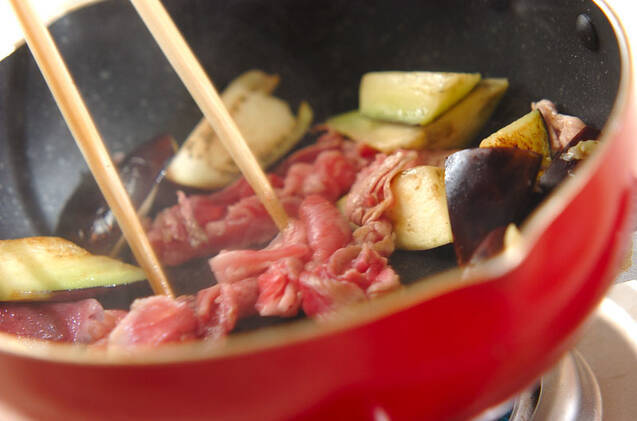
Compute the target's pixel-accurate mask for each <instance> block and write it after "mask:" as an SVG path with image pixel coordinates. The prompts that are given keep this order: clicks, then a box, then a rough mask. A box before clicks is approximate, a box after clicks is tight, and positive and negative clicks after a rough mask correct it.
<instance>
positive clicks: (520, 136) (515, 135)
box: [480, 110, 551, 168]
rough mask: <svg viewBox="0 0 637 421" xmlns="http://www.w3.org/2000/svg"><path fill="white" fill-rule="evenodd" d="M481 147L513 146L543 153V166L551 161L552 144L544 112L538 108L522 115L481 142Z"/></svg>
mask: <svg viewBox="0 0 637 421" xmlns="http://www.w3.org/2000/svg"><path fill="white" fill-rule="evenodd" d="M480 147H481V148H493V147H513V148H520V149H526V150H528V151H533V152H537V153H539V154H540V155H542V159H543V162H542V168H546V167H548V166H549V164H550V163H551V145H550V143H549V135H548V132H547V130H546V125H545V124H544V119H543V118H542V114H541V113H540V112H539V111H538V110H534V111H531V112H530V113H528V114H526V115H524V116H522V117H520V118H519V119H517V120H515V121H514V122H513V123H511V124H509V125H508V126H505V127H503V128H501V129H500V130H498V131H497V132H495V133H493V134H492V135H491V136H489V137H487V138H486V139H484V140H483V141H482V142H480Z"/></svg>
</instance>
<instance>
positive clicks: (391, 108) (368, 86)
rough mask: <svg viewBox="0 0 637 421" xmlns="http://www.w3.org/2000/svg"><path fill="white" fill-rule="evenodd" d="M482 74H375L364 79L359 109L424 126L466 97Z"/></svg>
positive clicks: (366, 114)
mask: <svg viewBox="0 0 637 421" xmlns="http://www.w3.org/2000/svg"><path fill="white" fill-rule="evenodd" d="M480 78H481V76H480V74H479V73H444V72H372V73H367V74H365V75H364V76H363V78H362V79H361V85H360V91H359V110H360V112H361V113H362V114H363V115H364V116H366V117H370V118H376V119H379V120H386V121H393V122H397V123H406V124H420V125H425V124H428V123H429V122H431V121H432V120H433V119H434V118H436V117H438V116H439V115H440V114H442V113H444V112H445V111H447V110H448V109H449V108H450V107H451V106H452V105H453V104H455V103H456V102H458V101H459V100H460V99H462V98H463V97H464V96H465V95H467V94H468V93H469V92H470V91H471V90H472V89H473V88H474V87H475V85H476V84H477V83H478V82H479V81H480Z"/></svg>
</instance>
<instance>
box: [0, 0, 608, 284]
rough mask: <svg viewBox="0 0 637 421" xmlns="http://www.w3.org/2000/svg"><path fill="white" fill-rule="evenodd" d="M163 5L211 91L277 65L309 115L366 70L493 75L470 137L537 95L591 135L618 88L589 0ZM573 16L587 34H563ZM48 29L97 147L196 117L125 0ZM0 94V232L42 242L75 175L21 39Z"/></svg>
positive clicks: (331, 107)
mask: <svg viewBox="0 0 637 421" xmlns="http://www.w3.org/2000/svg"><path fill="white" fill-rule="evenodd" d="M164 4H165V5H166V6H167V8H168V9H169V11H170V12H171V14H172V15H173V17H174V19H175V21H176V23H177V24H178V26H179V27H180V28H181V29H182V31H183V33H184V35H185V36H186V38H187V39H188V41H189V42H190V44H191V46H192V48H193V50H194V51H195V53H196V54H197V55H198V57H199V58H200V60H201V62H202V64H203V65H204V67H205V68H206V69H207V71H208V72H209V75H210V77H211V78H212V79H213V81H214V82H215V84H216V85H217V86H218V87H219V88H223V87H224V86H225V85H226V84H227V83H228V82H229V81H230V80H231V79H232V78H233V77H235V76H236V75H238V74H240V73H241V72H243V71H245V70H248V69H252V68H258V69H263V70H265V71H268V72H272V73H278V74H279V75H280V76H281V79H282V83H281V84H280V87H279V88H278V90H277V95H278V96H280V97H282V98H284V99H286V100H288V101H289V102H290V103H291V105H292V106H293V107H294V108H295V107H296V106H297V105H298V103H299V102H300V101H301V100H304V99H305V100H308V101H309V102H310V104H311V105H312V107H313V109H314V112H315V122H321V121H323V120H324V119H325V118H326V117H328V116H329V115H332V114H335V113H339V112H343V111H346V110H350V109H353V108H356V107H357V93H358V83H359V80H360V77H361V75H362V74H363V73H365V72H368V71H372V70H442V71H464V72H480V73H482V74H483V76H484V77H507V78H508V79H509V81H510V84H511V86H510V89H509V91H508V93H507V94H506V96H505V98H504V100H503V101H502V103H501V104H500V106H499V108H498V110H497V112H496V114H495V116H494V117H493V118H492V119H491V121H490V122H489V124H488V125H487V127H485V128H484V130H483V133H482V134H483V135H487V134H488V133H490V132H492V131H494V130H496V129H498V128H499V127H502V126H504V125H505V124H508V123H509V122H511V121H513V120H514V119H516V118H517V117H519V116H521V115H523V114H524V113H526V112H528V110H529V105H530V103H531V101H534V100H538V99H541V98H549V99H552V100H553V101H555V102H556V103H557V104H558V106H559V108H560V109H561V110H562V111H564V112H567V113H569V114H574V115H577V116H579V117H581V118H582V119H583V120H584V121H586V122H588V123H589V124H591V125H593V126H596V127H599V128H601V127H602V126H603V124H604V122H605V121H606V118H607V117H608V115H609V113H610V110H611V107H612V104H613V101H614V99H615V96H616V92H617V87H618V81H619V53H618V50H617V45H616V40H615V37H614V35H613V32H612V29H611V27H610V25H609V24H608V22H606V19H605V17H604V16H603V14H602V13H601V12H600V11H599V9H597V7H596V6H595V5H594V3H593V2H590V1H582V0H563V1H559V2H554V1H552V0H511V1H506V0H500V1H493V0H491V1H489V0H473V1H463V0H447V1H445V2H437V1H436V2H433V1H431V2H423V1H408V0H400V1H391V2H389V1H326V2H317V1H306V0H285V1H277V2H269V1H256V0H233V1H208V0H189V1H185V0H167V1H164ZM581 14H586V15H587V16H588V17H589V18H590V21H591V22H592V27H588V28H587V27H584V28H580V30H579V31H578V30H576V20H577V18H578V16H579V15H581ZM581 19H582V18H580V20H581ZM51 29H52V33H53V35H54V38H55V39H56V41H57V43H58V46H59V48H60V49H61V52H62V54H63V56H64V57H65V59H66V61H67V63H68V65H69V68H70V70H71V72H72V74H73V75H74V77H75V79H76V82H77V84H78V86H79V88H80V90H81V92H82V94H83V96H84V98H85V100H86V102H87V104H88V106H89V109H90V110H91V112H92V114H93V116H94V118H95V121H96V123H97V125H98V127H99V129H100V131H101V134H102V136H103V138H104V139H105V141H106V143H107V145H108V147H109V149H110V151H111V152H112V153H126V152H128V151H130V150H131V149H132V148H133V147H134V146H135V145H137V144H139V143H141V142H143V141H145V140H147V139H149V138H151V137H153V136H155V135H157V134H159V133H170V134H172V135H174V136H175V138H176V139H178V140H179V141H182V140H183V139H184V138H185V137H186V135H187V134H188V133H189V131H190V130H191V129H192V127H193V126H194V125H195V124H196V122H197V121H198V120H199V119H200V117H201V114H200V112H199V111H198V109H197V107H196V106H195V104H194V102H193V101H192V100H191V98H190V96H189V95H188V93H187V92H186V90H185V88H184V87H183V86H182V84H181V82H180V81H179V79H178V78H177V76H176V75H175V74H174V72H173V71H172V69H171V68H170V66H169V64H168V62H167V61H166V60H165V59H164V57H163V55H162V54H161V52H160V51H159V49H158V47H157V46H156V45H155V43H154V41H153V40H152V38H151V37H150V35H149V33H148V32H147V30H146V29H145V28H144V26H143V24H142V22H141V20H140V19H139V17H138V16H137V14H136V13H135V11H134V10H133V8H132V6H131V5H130V4H129V3H128V2H127V1H123V0H113V1H107V2H103V3H99V4H96V5H94V6H90V7H87V8H84V9H81V10H79V11H76V12H73V13H71V14H69V15H68V16H66V17H64V18H62V19H60V20H59V21H57V22H56V23H55V24H53V26H52V28H51ZM582 35H584V37H583V36H582ZM586 36H587V37H588V38H586ZM0 101H1V102H0V103H1V104H2V106H1V109H0V197H1V198H2V200H0V238H17V237H23V236H31V235H50V234H52V233H53V232H54V230H55V227H56V225H57V222H58V219H59V216H60V212H61V210H62V209H63V207H64V204H65V203H66V201H67V199H68V198H69V196H70V195H71V194H72V192H73V190H74V189H75V188H76V186H77V185H78V183H79V181H80V177H81V174H82V173H85V172H86V171H87V168H86V165H85V164H84V162H83V160H82V157H81V154H80V152H79V150H78V149H77V147H76V146H75V143H74V142H73V139H72V137H71V135H70V133H69V131H68V129H67V128H66V126H65V123H64V121H63V119H62V117H61V115H60V113H59V111H58V110H57V108H56V106H55V103H54V102H53V99H52V97H51V95H50V93H49V91H48V89H47V87H46V85H45V82H44V80H43V79H42V76H41V74H40V73H39V71H38V69H37V67H36V66H35V63H34V61H33V59H32V58H31V56H30V53H29V52H28V50H27V49H26V47H22V48H20V49H18V50H17V51H16V52H15V53H14V54H13V55H11V56H10V57H8V58H7V59H5V60H4V61H3V62H1V63H0ZM481 137H482V136H481ZM481 137H480V138H481ZM476 140H478V139H476ZM308 141H309V140H308ZM453 260H454V256H453V251H452V250H451V249H450V248H449V247H447V248H444V247H443V248H441V249H438V250H435V251H433V252H429V253H398V254H396V255H395V256H394V257H393V261H392V263H393V264H394V265H395V266H396V269H397V270H398V271H399V272H400V273H401V275H402V276H403V279H404V280H407V281H410V280H414V279H417V278H419V277H421V276H423V275H426V274H428V273H431V272H433V271H437V270H440V269H444V268H446V267H449V266H451V265H453Z"/></svg>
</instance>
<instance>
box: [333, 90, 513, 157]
mask: <svg viewBox="0 0 637 421" xmlns="http://www.w3.org/2000/svg"><path fill="white" fill-rule="evenodd" d="M508 86H509V82H508V81H507V80H506V79H484V80H481V81H480V83H478V85H477V86H476V87H475V88H474V89H473V90H472V91H471V92H470V93H469V94H468V95H467V96H465V97H464V98H463V99H462V100H461V101H460V102H458V103H457V104H456V105H454V106H453V107H451V108H450V109H449V110H448V111H446V112H445V113H444V114H442V115H441V116H440V117H438V118H437V119H436V120H434V121H432V122H431V123H429V124H427V125H425V126H416V125H409V124H401V123H392V122H387V121H382V120H376V119H373V118H368V117H365V116H364V115H362V114H361V113H360V112H359V111H350V112H347V113H343V114H339V115H337V116H334V117H331V118H330V119H328V120H327V121H326V122H325V125H326V126H327V127H328V128H330V129H332V130H335V131H337V132H339V133H342V134H344V135H346V136H347V137H349V138H351V139H352V140H354V141H356V142H359V143H365V144H367V145H369V146H371V147H372V148H374V149H377V150H379V151H381V152H393V151H395V150H397V149H400V148H404V149H423V148H429V149H454V148H462V147H464V146H466V145H467V144H468V143H469V142H470V141H471V140H473V138H474V137H475V136H476V134H477V133H478V131H480V129H481V128H482V126H483V125H484V124H485V123H486V122H487V120H488V119H489V118H490V117H491V115H492V114H493V111H495V108H496V106H497V105H498V103H499V102H500V99H501V98H502V96H503V95H504V93H505V92H506V90H507V88H508Z"/></svg>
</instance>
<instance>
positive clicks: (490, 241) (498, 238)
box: [468, 226, 507, 265]
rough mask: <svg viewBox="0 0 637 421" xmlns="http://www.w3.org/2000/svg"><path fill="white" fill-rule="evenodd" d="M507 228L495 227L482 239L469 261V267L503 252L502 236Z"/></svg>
mask: <svg viewBox="0 0 637 421" xmlns="http://www.w3.org/2000/svg"><path fill="white" fill-rule="evenodd" d="M506 230H507V227H506V226H502V227H497V228H495V229H494V230H492V231H491V232H490V233H488V234H487V235H486V237H484V239H483V240H482V242H480V244H479V245H478V247H476V249H475V251H474V252H473V254H472V255H471V259H469V263H468V264H469V265H475V264H477V263H479V262H481V261H483V260H486V259H489V258H491V257H493V256H495V255H497V254H499V253H500V252H502V250H504V234H505V233H506Z"/></svg>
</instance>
